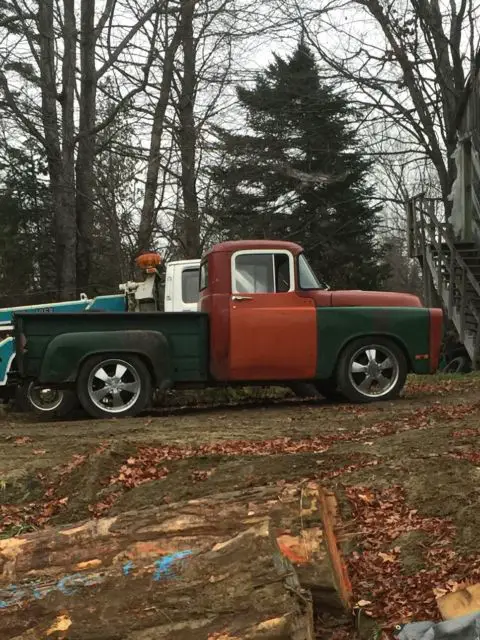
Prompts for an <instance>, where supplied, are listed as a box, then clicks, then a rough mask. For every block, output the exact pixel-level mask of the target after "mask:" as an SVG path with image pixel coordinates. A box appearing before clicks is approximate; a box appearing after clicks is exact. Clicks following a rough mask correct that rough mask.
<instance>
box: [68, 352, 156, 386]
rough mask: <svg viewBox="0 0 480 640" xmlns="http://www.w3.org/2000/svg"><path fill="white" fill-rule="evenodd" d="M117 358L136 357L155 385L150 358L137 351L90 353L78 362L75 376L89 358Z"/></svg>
mask: <svg viewBox="0 0 480 640" xmlns="http://www.w3.org/2000/svg"><path fill="white" fill-rule="evenodd" d="M104 355H105V356H108V355H109V356H118V357H121V356H122V355H123V356H136V357H137V358H139V359H140V360H141V361H142V362H143V364H144V365H145V366H146V367H147V369H148V373H149V374H150V377H151V379H152V382H153V383H156V382H157V380H156V379H155V378H156V376H155V371H154V368H153V364H152V361H151V360H150V358H148V357H147V356H146V355H145V354H144V353H139V352H138V351H101V352H98V351H97V352H96V353H91V354H87V355H85V356H84V357H83V358H82V360H81V361H80V363H79V365H78V370H77V374H76V375H77V376H78V374H79V373H80V369H81V368H82V367H83V365H84V364H85V362H87V360H89V359H90V358H96V357H97V356H104Z"/></svg>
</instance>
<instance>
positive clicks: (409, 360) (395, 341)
mask: <svg viewBox="0 0 480 640" xmlns="http://www.w3.org/2000/svg"><path fill="white" fill-rule="evenodd" d="M363 338H382V340H390V341H391V342H393V344H394V345H395V346H397V347H398V348H399V349H400V351H401V352H402V353H403V355H404V356H405V361H406V363H407V370H408V371H409V372H410V371H413V363H412V358H411V357H410V354H409V353H408V350H407V348H406V346H405V344H404V343H403V342H402V341H401V340H399V339H398V338H397V337H396V336H391V335H385V334H382V333H367V334H362V335H361V336H356V337H354V338H350V339H349V340H347V342H345V343H344V344H343V345H342V348H341V349H340V351H339V354H338V357H337V362H336V363H335V369H334V373H335V370H336V369H337V366H338V362H339V361H340V357H341V355H342V353H343V352H344V351H345V349H346V348H347V347H348V346H349V345H351V344H352V342H355V341H356V340H362V339H363Z"/></svg>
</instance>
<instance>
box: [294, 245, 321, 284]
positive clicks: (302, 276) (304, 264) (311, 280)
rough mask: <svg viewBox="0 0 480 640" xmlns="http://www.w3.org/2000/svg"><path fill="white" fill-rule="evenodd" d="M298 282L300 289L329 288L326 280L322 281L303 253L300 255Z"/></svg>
mask: <svg viewBox="0 0 480 640" xmlns="http://www.w3.org/2000/svg"><path fill="white" fill-rule="evenodd" d="M298 284H299V285H300V289H328V286H327V285H326V284H325V283H324V282H320V280H319V279H318V278H317V276H316V275H315V274H314V272H313V269H312V267H311V266H310V265H309V264H308V260H307V259H306V258H305V256H304V255H303V253H301V254H300V255H299V256H298Z"/></svg>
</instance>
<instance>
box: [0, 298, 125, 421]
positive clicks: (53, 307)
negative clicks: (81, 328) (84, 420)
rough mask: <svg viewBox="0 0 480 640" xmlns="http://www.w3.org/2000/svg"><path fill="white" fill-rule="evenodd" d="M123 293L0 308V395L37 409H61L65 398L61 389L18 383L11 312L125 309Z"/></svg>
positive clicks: (77, 311)
mask: <svg viewBox="0 0 480 640" xmlns="http://www.w3.org/2000/svg"><path fill="white" fill-rule="evenodd" d="M125 310H126V298H125V295H122V294H119V295H112V296H98V297H96V298H93V299H89V298H87V296H82V297H81V298H80V299H79V300H69V301H68V302H56V303H48V304H39V305H26V306H22V307H9V308H5V309H0V398H2V399H3V400H4V401H8V400H10V399H12V398H13V397H15V396H16V398H17V400H18V402H19V404H20V405H21V406H25V408H33V409H34V410H38V411H39V412H44V411H47V412H48V411H52V409H53V410H59V409H60V407H61V406H63V408H64V409H66V408H67V405H70V404H71V402H67V395H66V394H64V393H58V392H53V391H51V390H43V389H41V388H39V387H35V386H34V385H28V386H27V387H24V386H20V387H19V385H18V384H17V370H16V362H15V339H14V337H13V324H12V322H13V316H14V314H15V313H20V312H21V313H32V314H54V313H80V312H84V311H104V312H108V311H110V312H114V311H125Z"/></svg>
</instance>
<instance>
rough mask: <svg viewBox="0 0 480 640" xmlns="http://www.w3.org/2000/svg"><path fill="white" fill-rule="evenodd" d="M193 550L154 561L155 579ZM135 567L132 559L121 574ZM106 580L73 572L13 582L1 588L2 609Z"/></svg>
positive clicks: (165, 573)
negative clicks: (42, 579) (55, 579)
mask: <svg viewBox="0 0 480 640" xmlns="http://www.w3.org/2000/svg"><path fill="white" fill-rule="evenodd" d="M192 553H193V551H190V550H186V551H177V552H176V553H170V554H168V555H166V556H163V557H162V558H159V559H158V560H156V561H155V562H154V574H153V579H154V580H155V581H157V582H158V581H159V580H162V578H164V577H167V576H172V575H174V574H173V571H172V565H173V564H174V563H175V562H178V561H179V560H183V559H184V558H187V557H188V556H191V555H192ZM134 568H135V564H134V563H133V562H132V561H128V562H126V563H125V564H124V565H123V566H122V573H121V574H120V576H122V575H123V576H124V577H127V576H129V575H130V573H131V571H132V570H133V569H134ZM104 580H105V576H104V575H103V574H101V573H72V574H67V575H65V576H63V578H61V579H60V580H58V582H57V583H52V582H51V581H46V582H45V583H43V584H42V583H40V582H38V581H36V582H33V583H30V584H22V585H16V584H11V585H9V586H8V587H4V588H0V609H6V608H8V607H12V606H14V605H16V604H25V603H26V602H28V600H31V599H32V598H33V599H35V600H43V598H46V597H47V595H48V594H50V593H52V592H53V591H60V593H62V594H63V595H64V596H73V595H75V594H76V593H78V592H79V589H82V588H85V587H90V586H93V585H98V584H101V583H102V582H103V581H104Z"/></svg>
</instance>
